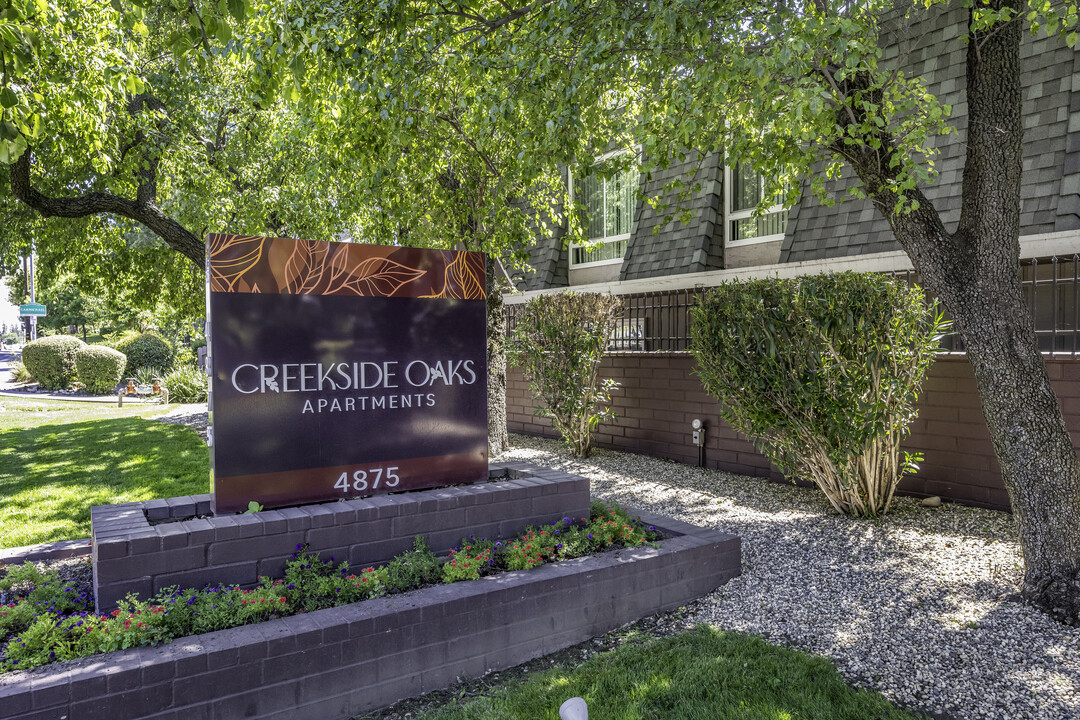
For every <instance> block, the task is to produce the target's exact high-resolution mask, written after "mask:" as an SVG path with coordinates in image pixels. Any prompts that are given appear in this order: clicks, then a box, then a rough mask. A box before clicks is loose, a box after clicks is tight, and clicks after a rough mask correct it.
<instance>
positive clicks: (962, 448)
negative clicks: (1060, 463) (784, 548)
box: [506, 353, 1080, 510]
mask: <svg viewBox="0 0 1080 720" xmlns="http://www.w3.org/2000/svg"><path fill="white" fill-rule="evenodd" d="M1046 366H1047V371H1048V372H1049V374H1050V379H1051V382H1052V383H1053V385H1054V390H1055V391H1056V392H1057V394H1058V398H1060V400H1061V404H1062V410H1063V412H1064V413H1065V421H1066V423H1067V424H1068V426H1069V430H1070V432H1071V433H1072V437H1073V444H1074V445H1076V446H1080V362H1078V361H1077V360H1074V359H1071V358H1054V357H1047V358H1046ZM693 367H694V359H693V357H691V356H690V355H688V354H685V353H669V354H662V353H650V354H640V355H630V354H625V355H609V356H607V357H605V358H604V361H603V366H602V369H601V377H605V378H607V377H610V378H613V379H614V380H616V381H618V382H619V383H620V384H621V387H619V388H618V389H617V390H616V391H615V394H614V398H613V400H614V402H613V407H614V409H615V412H616V413H617V414H618V416H619V421H618V422H617V423H612V424H606V425H601V426H600V428H599V431H598V432H597V433H596V435H595V438H596V440H595V444H597V445H599V446H601V447H607V448H614V449H616V450H625V451H628V452H636V453H642V454H645V455H653V456H655V457H663V458H668V459H670V460H676V461H678V462H683V463H687V464H693V465H696V464H697V462H698V454H697V448H696V447H694V446H693V445H692V444H691V437H690V432H691V430H690V421H691V420H693V419H694V418H701V419H703V420H704V421H705V422H706V425H707V428H708V429H707V431H706V448H705V458H706V463H705V464H706V465H707V466H708V467H712V468H718V469H721V470H727V471H730V472H735V473H740V474H743V475H753V476H758V477H767V478H770V479H774V480H782V476H781V475H780V473H779V472H778V471H777V470H776V469H775V468H774V467H772V465H771V464H770V463H769V461H768V460H766V459H765V458H764V457H763V456H762V455H761V453H759V452H758V451H757V450H756V449H755V448H754V446H753V444H752V443H750V442H749V441H748V440H746V438H744V437H743V436H742V435H740V434H739V433H736V432H735V431H734V430H732V429H731V427H730V426H728V425H727V424H726V423H724V422H723V421H721V420H720V418H719V416H718V415H717V412H716V405H717V403H716V400H714V399H713V398H712V397H710V396H709V395H708V394H706V393H705V390H704V389H703V388H702V387H701V383H700V382H699V381H698V379H697V377H696V376H694V375H692V374H691V370H692V368H693ZM506 406H507V408H506V409H507V424H508V425H509V428H510V432H517V433H525V434H527V435H543V436H546V437H557V434H556V433H555V432H554V431H553V430H552V429H551V426H550V424H549V422H548V421H547V420H546V419H544V418H538V417H535V416H534V415H533V412H532V409H533V400H532V397H531V395H530V394H529V388H528V385H527V384H526V383H525V381H524V379H523V378H522V376H521V371H520V370H512V371H511V372H510V373H509V374H508V376H507V390H506ZM904 448H905V449H906V450H908V451H911V452H921V453H922V454H923V456H924V460H923V462H921V463H920V464H919V472H918V474H916V475H914V476H911V477H908V478H906V479H905V480H904V481H903V482H902V483H901V485H900V491H901V493H903V494H909V495H916V496H927V495H940V496H942V497H943V498H946V499H948V500H954V501H957V502H962V503H966V504H970V505H977V506H981V507H989V508H997V509H1001V510H1007V509H1009V498H1008V495H1007V494H1006V492H1005V487H1004V485H1003V484H1002V481H1001V468H1000V466H999V465H998V463H997V458H996V457H994V449H993V446H992V445H991V443H990V435H989V433H988V432H987V429H986V425H985V422H984V421H983V417H982V405H981V403H980V401H979V393H978V388H977V387H976V384H975V377H974V375H973V374H972V371H971V366H970V365H969V364H968V361H967V359H966V358H965V357H963V356H943V357H941V358H940V359H939V360H938V361H937V362H936V363H935V364H934V365H933V367H932V368H931V370H930V375H929V377H928V378H927V381H926V384H925V385H924V387H923V393H922V398H921V400H920V401H919V419H918V420H916V421H915V423H914V424H913V426H912V433H911V435H910V436H909V437H908V438H907V441H906V442H905V443H904Z"/></svg>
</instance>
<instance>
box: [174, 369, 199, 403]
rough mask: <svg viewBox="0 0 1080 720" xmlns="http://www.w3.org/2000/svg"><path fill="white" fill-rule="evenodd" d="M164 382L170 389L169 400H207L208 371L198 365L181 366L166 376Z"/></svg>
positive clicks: (187, 401)
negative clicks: (205, 371)
mask: <svg viewBox="0 0 1080 720" xmlns="http://www.w3.org/2000/svg"><path fill="white" fill-rule="evenodd" d="M164 383H165V387H166V388H168V389H169V402H177V403H204V402H206V373H204V372H203V371H202V370H200V369H199V368H197V367H193V366H191V365H186V366H184V367H179V368H177V369H175V370H173V371H172V372H171V373H169V374H168V375H166V376H165V379H164Z"/></svg>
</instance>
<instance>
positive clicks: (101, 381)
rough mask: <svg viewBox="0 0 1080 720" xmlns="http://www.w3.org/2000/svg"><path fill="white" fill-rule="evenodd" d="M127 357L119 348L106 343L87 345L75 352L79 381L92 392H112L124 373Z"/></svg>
mask: <svg viewBox="0 0 1080 720" xmlns="http://www.w3.org/2000/svg"><path fill="white" fill-rule="evenodd" d="M126 363H127V358H126V357H124V353H122V352H120V351H119V350H113V349H112V348H111V347H106V346H104V345H87V346H86V347H81V348H79V350H78V352H76V353H75V369H76V370H77V371H78V375H79V382H81V383H82V384H83V387H85V388H86V390H87V391H88V392H90V393H93V394H95V395H104V394H105V393H110V392H112V391H113V389H114V388H115V387H116V384H117V383H118V382H120V378H121V377H123V375H124V365H125V364H126Z"/></svg>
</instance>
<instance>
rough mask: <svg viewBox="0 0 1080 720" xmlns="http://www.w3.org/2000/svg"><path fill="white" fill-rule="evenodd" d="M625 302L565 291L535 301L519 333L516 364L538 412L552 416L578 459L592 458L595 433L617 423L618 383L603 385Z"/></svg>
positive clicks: (515, 341)
mask: <svg viewBox="0 0 1080 720" xmlns="http://www.w3.org/2000/svg"><path fill="white" fill-rule="evenodd" d="M621 312H622V302H621V301H620V300H619V299H618V298H616V297H613V296H611V295H602V294H600V293H572V292H563V293H560V294H558V295H541V296H539V297H536V298H534V299H532V300H530V301H529V302H528V303H527V304H526V305H525V310H524V312H523V313H522V315H521V318H520V319H519V321H518V324H517V327H516V328H515V330H514V337H513V343H512V345H511V349H510V360H511V362H512V363H514V364H515V365H519V366H521V368H522V370H523V371H524V373H525V379H526V380H528V382H529V388H530V389H531V390H532V393H533V396H534V397H535V398H536V400H537V402H538V405H537V406H536V414H537V415H540V416H543V417H549V418H551V422H552V424H553V425H554V426H555V429H556V430H558V431H559V434H560V435H562V438H563V440H564V441H565V442H566V444H567V445H569V446H570V450H571V452H573V454H574V455H575V456H577V457H588V456H589V451H590V450H591V445H592V431H593V430H595V429H596V427H597V426H598V425H599V424H600V423H601V422H605V421H608V420H612V421H613V420H615V419H616V417H615V413H614V412H612V410H611V408H610V407H608V405H607V404H608V403H610V402H611V391H612V390H613V389H614V388H615V387H617V385H618V384H617V383H616V382H615V381H614V380H611V379H606V380H603V381H601V380H600V378H599V373H600V360H601V359H602V358H603V356H604V350H605V349H606V348H607V344H608V338H609V337H610V336H611V332H612V330H613V329H614V328H615V323H616V321H617V320H618V318H619V316H620V314H621Z"/></svg>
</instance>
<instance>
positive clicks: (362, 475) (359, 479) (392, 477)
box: [334, 465, 401, 493]
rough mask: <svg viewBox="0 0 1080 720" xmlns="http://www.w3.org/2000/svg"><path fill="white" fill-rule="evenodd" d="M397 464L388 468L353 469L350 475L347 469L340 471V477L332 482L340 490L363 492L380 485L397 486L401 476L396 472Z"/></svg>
mask: <svg viewBox="0 0 1080 720" xmlns="http://www.w3.org/2000/svg"><path fill="white" fill-rule="evenodd" d="M397 471H398V466H396V465H395V466H393V467H388V468H381V467H377V468H368V469H367V470H354V471H353V472H352V475H351V477H350V474H349V472H348V471H345V472H343V473H341V477H339V478H338V479H337V482H336V483H334V489H336V490H340V491H341V492H346V493H347V492H349V491H350V490H351V491H353V492H364V491H365V490H378V489H379V486H380V484H381V485H382V487H388V488H392V487H397V484H398V483H399V482H401V478H400V477H398V474H397Z"/></svg>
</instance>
